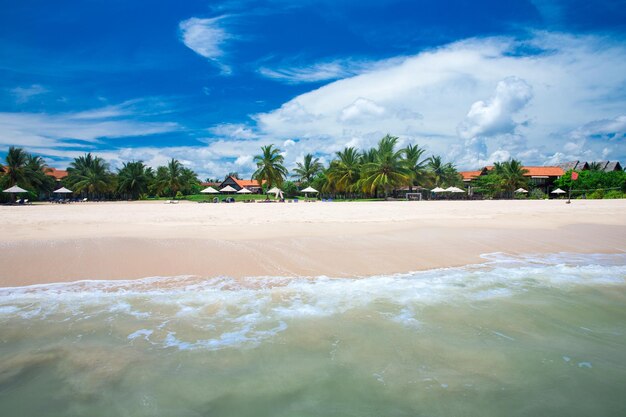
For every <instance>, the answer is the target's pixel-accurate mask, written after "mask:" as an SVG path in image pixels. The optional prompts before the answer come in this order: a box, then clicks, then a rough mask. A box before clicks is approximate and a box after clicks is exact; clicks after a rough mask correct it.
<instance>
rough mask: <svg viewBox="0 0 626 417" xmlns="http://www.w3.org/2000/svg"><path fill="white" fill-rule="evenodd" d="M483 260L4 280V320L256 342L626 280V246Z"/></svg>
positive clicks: (415, 319)
mask: <svg viewBox="0 0 626 417" xmlns="http://www.w3.org/2000/svg"><path fill="white" fill-rule="evenodd" d="M484 258H485V262H484V263H482V264H476V265H468V266H464V267H457V268H442V269H435V270H429V271H420V272H412V273H407V274H397V275H387V276H384V275H380V276H372V277H365V278H364V277H360V278H351V279H349V278H340V279H337V278H330V277H314V278H286V277H263V278H247V279H231V278H227V277H220V278H211V279H202V278H199V277H192V276H178V277H151V278H145V279H141V280H129V281H79V282H73V283H60V284H48V285H35V286H28V287H15V288H2V289H0V324H1V323H7V322H9V321H15V320H25V321H31V322H32V321H37V320H50V321H52V322H56V323H65V322H67V326H73V325H76V324H77V323H80V322H84V321H89V320H91V321H105V322H108V323H111V324H110V325H111V326H113V328H114V329H115V331H119V332H122V331H126V332H127V333H126V334H125V335H124V338H125V339H127V340H128V343H133V344H137V343H148V344H149V345H150V346H151V347H152V348H161V349H178V350H194V349H208V350H218V349H224V348H227V347H231V346H255V345H256V344H258V343H260V342H261V341H263V340H266V339H268V338H271V337H274V336H275V335H277V334H279V333H281V332H283V331H285V330H286V329H287V328H289V324H290V321H292V320H299V319H307V318H320V317H329V316H333V315H340V314H345V313H347V312H350V311H353V310H358V309H365V308H367V309H369V310H373V311H375V312H376V314H377V315H378V317H379V318H380V319H382V320H388V321H390V322H395V323H397V325H399V326H404V327H405V328H406V329H409V330H411V331H419V329H420V327H421V321H420V317H419V311H420V309H421V308H423V307H425V306H429V305H436V304H441V303H451V304H457V303H474V302H482V301H485V300H492V299H497V298H510V297H514V296H515V295H517V294H521V293H523V292H525V291H528V290H529V289H538V288H539V289H541V288H544V289H548V288H559V289H562V290H568V289H570V288H575V287H579V286H590V285H593V286H615V285H624V284H626V254H613V255H605V254H603V255H582V254H551V255H524V256H507V255H504V254H488V255H485V256H484ZM125 329H128V330H125ZM496 335H498V336H499V337H501V338H503V339H507V338H509V336H506V335H499V334H497V333H496Z"/></svg>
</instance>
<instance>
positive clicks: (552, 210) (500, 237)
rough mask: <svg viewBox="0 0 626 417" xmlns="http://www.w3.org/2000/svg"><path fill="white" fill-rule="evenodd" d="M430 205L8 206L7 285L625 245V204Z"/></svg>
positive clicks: (287, 271)
mask: <svg viewBox="0 0 626 417" xmlns="http://www.w3.org/2000/svg"><path fill="white" fill-rule="evenodd" d="M433 203H434V204H433ZM433 203H430V202H383V203H370V202H368V203H343V204H340V203H328V204H324V203H316V204H302V205H296V204H291V205H289V204H281V205H278V204H276V205H244V204H241V205H237V204H234V205H225V204H224V205H219V204H218V205H208V204H207V205H202V204H180V205H172V206H170V205H161V204H149V203H148V204H146V203H136V204H135V203H117V204H116V203H106V204H103V205H89V204H85V205H82V204H77V205H68V206H53V205H51V206H36V207H25V208H24V207H13V208H2V210H0V215H1V216H2V222H1V223H0V234H1V235H2V236H3V239H2V242H1V243H0V248H1V250H0V265H1V267H0V287H14V286H25V285H34V284H46V283H57V282H72V281H79V280H115V279H123V280H127V279H141V278H147V277H154V276H181V275H191V276H198V277H202V278H211V277H224V276H227V277H232V278H244V277H261V276H263V277H265V276H281V277H315V276H328V277H336V278H342V277H364V276H373V275H393V274H399V273H406V272H409V271H422V270H429V269H435V268H445V267H458V266H463V265H468V264H478V263H482V262H483V261H484V260H483V259H482V258H481V257H480V256H481V255H483V254H488V253H494V252H503V253H505V254H510V255H521V254H533V253H540V254H548V253H559V252H571V253H623V252H624V251H625V250H626V214H624V213H625V212H626V201H622V200H600V201H590V200H587V201H575V202H574V203H573V204H571V205H565V203H564V202H563V201H558V200H557V201H554V200H552V201H521V202H520V201H486V202H462V201H461V202H459V201H450V202H433ZM32 209H34V210H32Z"/></svg>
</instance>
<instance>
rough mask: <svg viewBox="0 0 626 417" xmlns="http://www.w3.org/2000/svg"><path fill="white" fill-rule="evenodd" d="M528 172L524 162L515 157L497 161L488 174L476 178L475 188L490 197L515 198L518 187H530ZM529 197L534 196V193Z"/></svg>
mask: <svg viewBox="0 0 626 417" xmlns="http://www.w3.org/2000/svg"><path fill="white" fill-rule="evenodd" d="M526 172H527V171H526V170H525V169H524V168H523V167H522V163H521V162H520V161H517V160H515V159H512V160H510V161H506V162H501V163H500V162H496V163H495V164H494V166H493V169H492V170H491V171H490V172H489V173H488V174H487V175H482V176H480V177H478V178H477V179H476V181H475V183H474V187H475V188H474V189H475V190H476V192H477V193H480V194H483V195H484V196H486V197H489V198H494V197H508V198H513V197H514V196H515V193H514V192H515V190H516V189H518V188H528V179H527V178H526V177H524V174H525V173H526ZM529 197H530V198H534V197H533V196H532V195H531V196H529Z"/></svg>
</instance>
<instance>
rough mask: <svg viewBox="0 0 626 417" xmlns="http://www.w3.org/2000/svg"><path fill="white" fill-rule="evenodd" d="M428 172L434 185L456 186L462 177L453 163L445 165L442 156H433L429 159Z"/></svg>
mask: <svg viewBox="0 0 626 417" xmlns="http://www.w3.org/2000/svg"><path fill="white" fill-rule="evenodd" d="M427 168H428V172H429V174H430V176H431V180H432V183H433V185H435V186H436V187H440V186H442V185H448V186H451V185H455V184H457V183H458V182H459V181H460V176H459V173H458V171H457V170H456V167H455V166H454V165H453V164H452V163H451V162H446V163H444V162H443V160H442V159H441V157H440V156H435V155H433V156H431V157H430V158H429V159H428V165H427Z"/></svg>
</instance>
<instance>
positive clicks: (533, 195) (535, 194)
mask: <svg viewBox="0 0 626 417" xmlns="http://www.w3.org/2000/svg"><path fill="white" fill-rule="evenodd" d="M528 198H530V199H533V200H543V199H544V198H546V194H545V193H544V192H543V191H541V190H540V189H539V188H533V189H532V190H531V191H530V193H528Z"/></svg>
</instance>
